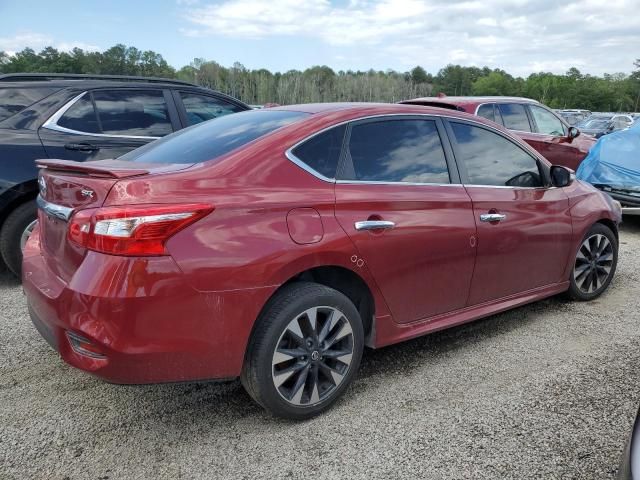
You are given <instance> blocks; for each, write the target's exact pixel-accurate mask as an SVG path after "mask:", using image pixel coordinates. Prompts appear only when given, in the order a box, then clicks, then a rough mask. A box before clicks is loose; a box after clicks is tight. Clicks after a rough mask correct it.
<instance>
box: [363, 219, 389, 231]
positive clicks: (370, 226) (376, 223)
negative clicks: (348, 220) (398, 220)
mask: <svg viewBox="0 0 640 480" xmlns="http://www.w3.org/2000/svg"><path fill="white" fill-rule="evenodd" d="M353 226H354V227H356V230H390V229H392V228H393V227H395V226H396V224H395V223H394V222H390V221H388V220H364V221H362V222H356V223H354V224H353Z"/></svg>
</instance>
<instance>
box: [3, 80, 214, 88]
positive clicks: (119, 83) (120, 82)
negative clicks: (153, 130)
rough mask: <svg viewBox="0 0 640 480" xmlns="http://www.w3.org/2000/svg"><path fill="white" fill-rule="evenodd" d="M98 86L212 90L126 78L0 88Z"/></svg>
mask: <svg viewBox="0 0 640 480" xmlns="http://www.w3.org/2000/svg"><path fill="white" fill-rule="evenodd" d="M18 87H19V88H68V87H72V88H78V89H87V88H96V87H116V88H123V87H125V88H126V87H128V88H158V87H161V88H196V89H202V90H207V91H212V90H209V89H207V88H204V87H199V86H197V85H193V84H190V83H172V82H170V81H167V82H161V81H157V82H142V81H133V80H132V81H124V80H95V79H89V80H82V79H78V80H68V79H64V80H29V81H15V82H14V81H11V82H0V88H18Z"/></svg>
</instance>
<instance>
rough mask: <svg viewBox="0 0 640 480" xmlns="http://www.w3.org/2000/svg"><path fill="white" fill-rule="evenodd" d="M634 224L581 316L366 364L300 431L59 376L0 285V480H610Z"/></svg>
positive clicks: (213, 391)
mask: <svg viewBox="0 0 640 480" xmlns="http://www.w3.org/2000/svg"><path fill="white" fill-rule="evenodd" d="M639 249H640V218H637V219H633V218H630V219H627V223H626V225H625V226H624V228H623V231H622V233H621V254H620V264H619V267H618V274H617V276H616V278H615V280H614V283H613V284H612V287H611V288H610V290H609V292H608V293H606V294H605V295H604V296H602V297H601V298H600V299H598V300H597V301H594V302H591V303H569V302H567V301H565V300H564V299H563V298H552V299H549V300H546V301H543V302H539V303H537V304H533V305H529V306H526V307H522V308H519V309H517V310H514V311H511V312H508V313H505V314H501V315H496V316H494V317H491V318H488V319H486V320H482V321H478V322H475V323H473V324H470V325H466V326H463V327H459V328H455V329H453V330H449V331H446V332H442V333H438V334H434V335H431V336H429V337H424V338H421V339H417V340H414V341H411V342H408V343H404V344H401V345H396V346H392V347H388V348H385V349H382V350H378V351H368V352H366V353H365V358H364V360H363V367H362V371H361V373H360V375H359V377H358V379H357V380H356V382H355V384H354V386H353V388H351V390H350V391H349V393H348V394H347V395H346V397H345V398H344V399H342V400H341V401H340V402H339V403H338V404H337V405H336V407H335V408H333V409H332V410H331V411H330V412H329V413H328V414H325V415H324V416H321V417H320V418H316V419H313V420H311V421H308V422H305V423H298V424H296V423H290V422H284V421H280V420H277V419H274V418H271V417H269V416H267V415H266V414H265V413H264V412H263V411H262V410H261V409H260V408H258V407H257V406H255V405H254V404H253V403H252V402H251V401H250V399H249V397H248V396H247V395H246V394H245V393H244V391H243V390H242V387H241V386H240V385H239V383H237V382H232V383H226V384H182V385H153V386H117V385H109V384H106V383H103V382H101V381H100V380H97V379H95V378H93V377H91V376H89V375H86V374H84V373H82V372H80V371H77V370H74V369H72V368H71V367H68V366H66V365H65V364H64V363H63V362H62V361H61V360H60V359H59V358H58V357H57V355H56V354H55V353H54V352H53V351H52V350H50V349H49V347H48V346H47V345H46V343H45V342H44V340H42V339H41V338H40V337H39V335H38V334H37V332H36V331H35V330H34V328H33V327H32V325H31V324H30V321H29V320H28V317H27V315H26V308H25V302H24V297H23V296H22V292H21V289H20V286H19V285H18V284H17V283H16V282H15V281H14V280H11V278H10V277H8V276H7V275H6V274H4V275H0V338H1V339H2V340H0V342H1V343H0V347H1V349H0V426H1V433H0V478H2V479H4V478H54V479H65V478H68V479H89V478H91V479H107V478H109V479H120V478H127V479H131V478H246V479H255V478H283V479H288V478H290V479H297V478H311V477H314V478H349V479H359V478H362V479H365V478H366V479H368V478H389V479H398V478H427V479H441V478H442V479H445V478H451V479H461V478H474V479H478V478H491V479H495V478H518V479H522V478H545V479H551V478H579V479H603V478H613V477H614V476H615V472H616V469H617V464H618V459H619V455H620V452H621V450H622V447H623V444H624V442H625V441H626V438H627V435H628V433H629V430H630V426H631V422H632V418H633V417H634V415H635V412H636V408H637V406H638V402H640V388H639V385H640V382H639V380H640V369H638V365H639V363H640V362H639V360H640V348H639V347H640V330H639V329H638V324H639V323H640V289H639V287H638V285H639V281H640V273H639V272H640V255H639V254H638V251H639Z"/></svg>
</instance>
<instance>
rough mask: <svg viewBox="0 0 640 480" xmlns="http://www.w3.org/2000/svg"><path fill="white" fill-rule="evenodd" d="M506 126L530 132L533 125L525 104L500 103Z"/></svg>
mask: <svg viewBox="0 0 640 480" xmlns="http://www.w3.org/2000/svg"><path fill="white" fill-rule="evenodd" d="M498 108H499V110H500V113H501V114H502V121H503V122H504V126H505V127H506V128H508V129H509V130H518V131H520V132H530V131H531V125H530V124H529V117H527V110H526V109H525V108H524V105H521V104H519V103H500V104H498Z"/></svg>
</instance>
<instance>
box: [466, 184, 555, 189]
mask: <svg viewBox="0 0 640 480" xmlns="http://www.w3.org/2000/svg"><path fill="white" fill-rule="evenodd" d="M464 186H465V187H472V188H502V189H506V188H508V189H511V190H551V189H553V188H558V187H544V186H543V187H511V186H509V185H480V184H475V183H465V184H464Z"/></svg>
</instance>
